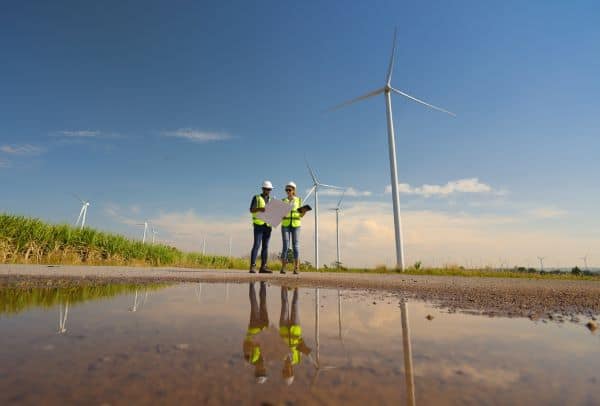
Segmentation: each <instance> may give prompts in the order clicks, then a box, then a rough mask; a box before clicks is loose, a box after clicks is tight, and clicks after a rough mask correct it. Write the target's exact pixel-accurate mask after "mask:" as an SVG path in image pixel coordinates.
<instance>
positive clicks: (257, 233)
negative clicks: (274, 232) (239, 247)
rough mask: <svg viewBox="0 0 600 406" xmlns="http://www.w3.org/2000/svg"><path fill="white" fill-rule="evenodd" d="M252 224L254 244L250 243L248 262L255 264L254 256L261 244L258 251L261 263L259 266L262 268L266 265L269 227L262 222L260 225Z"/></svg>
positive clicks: (269, 234)
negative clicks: (250, 249) (250, 250)
mask: <svg viewBox="0 0 600 406" xmlns="http://www.w3.org/2000/svg"><path fill="white" fill-rule="evenodd" d="M253 225H254V244H253V245H252V252H251V253H250V264H251V265H252V266H255V265H256V257H257V256H258V249H259V248H260V247H261V245H262V250H261V251H260V259H261V264H260V267H261V268H264V267H265V266H267V259H268V258H269V239H271V227H269V226H267V225H266V224H263V225H262V226H258V225H256V224H253Z"/></svg>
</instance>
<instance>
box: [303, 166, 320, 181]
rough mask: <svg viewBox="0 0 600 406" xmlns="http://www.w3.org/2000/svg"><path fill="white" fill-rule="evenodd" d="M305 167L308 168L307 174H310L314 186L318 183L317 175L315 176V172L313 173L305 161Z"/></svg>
mask: <svg viewBox="0 0 600 406" xmlns="http://www.w3.org/2000/svg"><path fill="white" fill-rule="evenodd" d="M306 167H307V168H308V172H309V173H310V177H311V178H312V180H313V183H314V184H315V185H316V184H318V183H319V181H318V180H317V175H315V172H314V171H313V169H312V168H311V167H310V165H309V164H308V161H306Z"/></svg>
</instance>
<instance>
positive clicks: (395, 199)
mask: <svg viewBox="0 0 600 406" xmlns="http://www.w3.org/2000/svg"><path fill="white" fill-rule="evenodd" d="M395 55H396V31H395V30H394V41H393V44H392V56H391V57H390V63H389V66H388V71H387V76H386V80H385V85H384V87H382V88H379V89H377V90H373V91H371V92H369V93H367V94H365V95H362V96H359V97H357V98H354V99H351V100H348V101H346V102H344V103H341V104H339V105H337V106H335V107H333V109H332V110H336V109H339V108H341V107H344V106H347V105H349V104H352V103H355V102H358V101H361V100H365V99H368V98H371V97H374V96H378V95H380V94H383V95H384V96H385V107H386V110H385V111H386V116H387V132H388V149H389V159H390V178H391V182H392V203H393V207H394V233H395V237H396V267H397V268H398V269H400V270H404V246H403V241H402V225H401V222H400V194H399V191H398V168H397V163H396V140H395V137H394V120H393V117H392V93H396V94H399V95H400V96H403V97H406V98H407V99H410V100H412V101H414V102H417V103H420V104H422V105H424V106H427V107H429V108H431V109H434V110H437V111H441V112H442V113H446V114H449V115H451V116H455V114H454V113H452V112H450V111H448V110H444V109H442V108H440V107H436V106H434V105H432V104H429V103H426V102H424V101H423V100H420V99H417V98H416V97H413V96H411V95H409V94H408V93H404V92H402V91H400V90H398V89H396V88H394V87H392V72H393V70H394V58H395Z"/></svg>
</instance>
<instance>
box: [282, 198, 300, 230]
mask: <svg viewBox="0 0 600 406" xmlns="http://www.w3.org/2000/svg"><path fill="white" fill-rule="evenodd" d="M283 201H284V202H285V203H290V199H288V198H287V197H286V198H284V199H283ZM301 205H302V199H300V198H299V197H298V196H294V201H293V206H292V211H290V213H289V214H288V215H287V216H286V217H284V218H283V221H282V222H281V226H282V227H289V226H290V225H291V226H292V227H294V228H296V227H300V212H299V211H298V209H299V208H300V206H301Z"/></svg>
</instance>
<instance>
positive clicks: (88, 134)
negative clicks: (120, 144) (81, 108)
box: [54, 130, 101, 138]
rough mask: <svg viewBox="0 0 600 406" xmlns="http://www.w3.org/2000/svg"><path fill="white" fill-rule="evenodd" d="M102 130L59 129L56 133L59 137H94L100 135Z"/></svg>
mask: <svg viewBox="0 0 600 406" xmlns="http://www.w3.org/2000/svg"><path fill="white" fill-rule="evenodd" d="M100 134H101V133H100V131H91V130H77V131H71V130H67V131H59V132H58V133H57V134H54V135H55V136H58V137H68V138H93V137H98V136H99V135H100Z"/></svg>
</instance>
